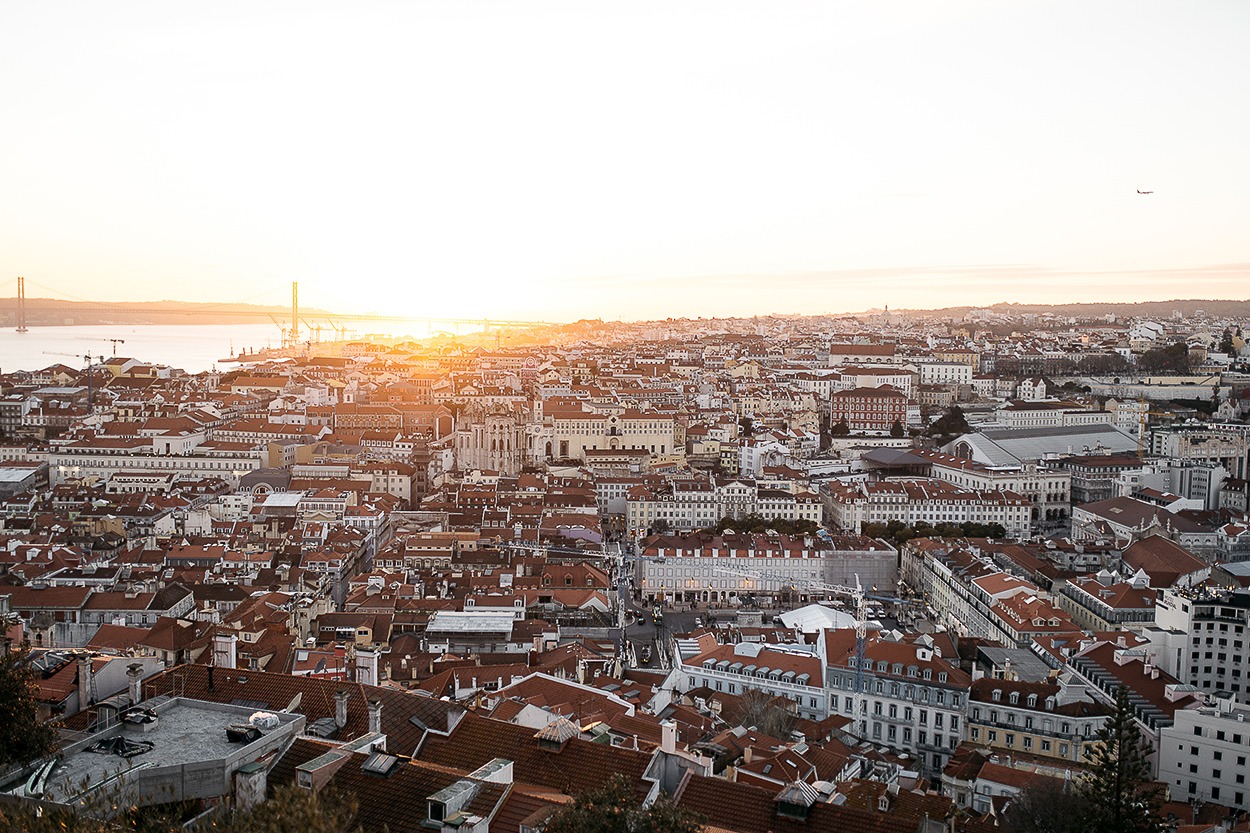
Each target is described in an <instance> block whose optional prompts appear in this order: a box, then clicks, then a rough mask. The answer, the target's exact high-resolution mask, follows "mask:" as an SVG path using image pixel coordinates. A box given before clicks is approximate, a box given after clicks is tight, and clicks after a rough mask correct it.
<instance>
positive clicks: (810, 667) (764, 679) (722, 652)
mask: <svg viewBox="0 0 1250 833" xmlns="http://www.w3.org/2000/svg"><path fill="white" fill-rule="evenodd" d="M678 673H679V674H680V677H681V680H682V683H681V688H682V689H683V690H689V689H692V688H700V687H702V688H709V689H712V690H714V691H721V692H725V693H726V694H738V695H740V694H743V693H745V692H747V691H749V690H752V689H754V690H757V691H763V692H766V693H767V694H770V695H772V696H773V697H784V698H786V699H788V700H793V701H794V702H795V706H796V707H797V712H798V715H799V716H800V717H803V718H806V719H808V720H823V719H825V718H826V717H828V716H829V697H830V695H829V693H828V692H827V691H826V690H825V687H824V675H823V674H822V672H821V663H820V659H819V658H818V657H816V656H815V655H814V654H813V653H811V652H810V651H807V650H803V649H802V648H799V647H797V646H796V647H795V648H794V649H786V648H785V647H784V646H771V645H770V646H768V647H765V646H763V645H760V644H758V643H754V642H739V643H737V644H734V645H720V644H715V643H713V647H708V648H707V649H706V650H702V651H700V652H699V653H698V654H696V655H694V656H692V657H689V658H684V657H683V658H682V659H681V661H680V665H679V666H678Z"/></svg>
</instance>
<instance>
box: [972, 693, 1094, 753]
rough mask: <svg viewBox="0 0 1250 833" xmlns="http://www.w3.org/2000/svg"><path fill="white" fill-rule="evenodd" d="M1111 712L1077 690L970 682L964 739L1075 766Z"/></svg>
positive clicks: (1004, 750)
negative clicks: (970, 689)
mask: <svg viewBox="0 0 1250 833" xmlns="http://www.w3.org/2000/svg"><path fill="white" fill-rule="evenodd" d="M1112 713H1113V709H1111V708H1110V707H1109V706H1107V705H1105V704H1103V703H1097V702H1094V701H1093V700H1092V699H1090V698H1088V697H1086V696H1085V693H1084V690H1083V689H1081V688H1080V687H1079V686H1066V685H1061V684H1060V683H1055V682H1025V681H1023V680H992V679H980V680H977V681H975V682H974V683H973V684H972V691H971V694H970V704H969V712H968V740H969V741H970V742H972V743H974V744H978V745H981V746H985V747H987V748H988V749H990V750H992V751H995V752H1002V753H1006V754H1009V755H1011V754H1014V755H1019V754H1025V755H1035V756H1038V757H1041V758H1048V759H1051V760H1053V761H1055V762H1061V761H1063V762H1070V763H1074V764H1081V763H1083V762H1084V761H1085V755H1086V754H1087V752H1088V750H1089V748H1090V745H1091V744H1093V743H1095V742H1096V741H1097V735H1098V730H1099V729H1100V728H1102V725H1103V724H1104V723H1105V722H1106V720H1107V718H1108V717H1109V716H1110V715H1111V714H1112Z"/></svg>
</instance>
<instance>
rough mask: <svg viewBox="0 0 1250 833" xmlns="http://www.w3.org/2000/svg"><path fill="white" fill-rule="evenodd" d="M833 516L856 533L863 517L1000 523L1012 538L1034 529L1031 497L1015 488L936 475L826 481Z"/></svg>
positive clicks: (866, 519)
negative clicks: (984, 487)
mask: <svg viewBox="0 0 1250 833" xmlns="http://www.w3.org/2000/svg"><path fill="white" fill-rule="evenodd" d="M825 488H826V489H827V491H826V492H825V512H826V516H827V517H828V519H829V521H830V522H831V523H833V524H836V525H837V526H838V527H840V528H841V529H844V530H846V531H848V532H854V533H856V534H858V533H860V532H862V531H863V526H864V524H865V523H882V524H883V523H888V522H889V521H891V520H898V521H901V522H902V523H904V524H916V523H920V522H926V523H930V524H934V525H937V524H946V523H949V524H960V523H964V522H972V523H981V524H991V523H997V524H1001V525H1002V527H1003V529H1004V530H1006V532H1007V534H1008V535H1009V536H1011V537H1014V538H1027V537H1029V536H1030V535H1031V534H1032V529H1033V521H1032V510H1033V502H1032V501H1030V500H1029V499H1028V498H1026V497H1025V496H1024V495H1021V494H1018V493H1016V492H1012V491H977V490H973V489H964V488H960V487H958V486H955V485H953V484H951V483H947V482H946V481H944V480H938V479H936V478H910V479H906V480H890V481H883V482H878V483H868V482H864V481H860V482H855V483H843V482H831V483H829V484H828V486H827V487H825Z"/></svg>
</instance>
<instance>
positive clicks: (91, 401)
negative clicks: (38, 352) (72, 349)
mask: <svg viewBox="0 0 1250 833" xmlns="http://www.w3.org/2000/svg"><path fill="white" fill-rule="evenodd" d="M43 352H44V355H46V356H69V357H71V358H75V359H82V360H83V362H84V363H85V367H84V368H83V371H84V372H85V373H86V374H87V409H88V410H90V409H91V408H93V407H95V395H94V386H93V384H92V377H91V371H92V370H93V369H94V368H95V365H94V364H93V363H92V361H91V360H92V359H99V360H100V364H104V357H103V356H93V355H91V354H90V353H60V352H55V351H52V350H44V351H43Z"/></svg>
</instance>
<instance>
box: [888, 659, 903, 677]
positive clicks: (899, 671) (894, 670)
mask: <svg viewBox="0 0 1250 833" xmlns="http://www.w3.org/2000/svg"><path fill="white" fill-rule="evenodd" d="M890 673H891V674H895V675H898V674H902V673H903V663H901V662H896V663H894V667H893V668H891V669H890Z"/></svg>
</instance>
